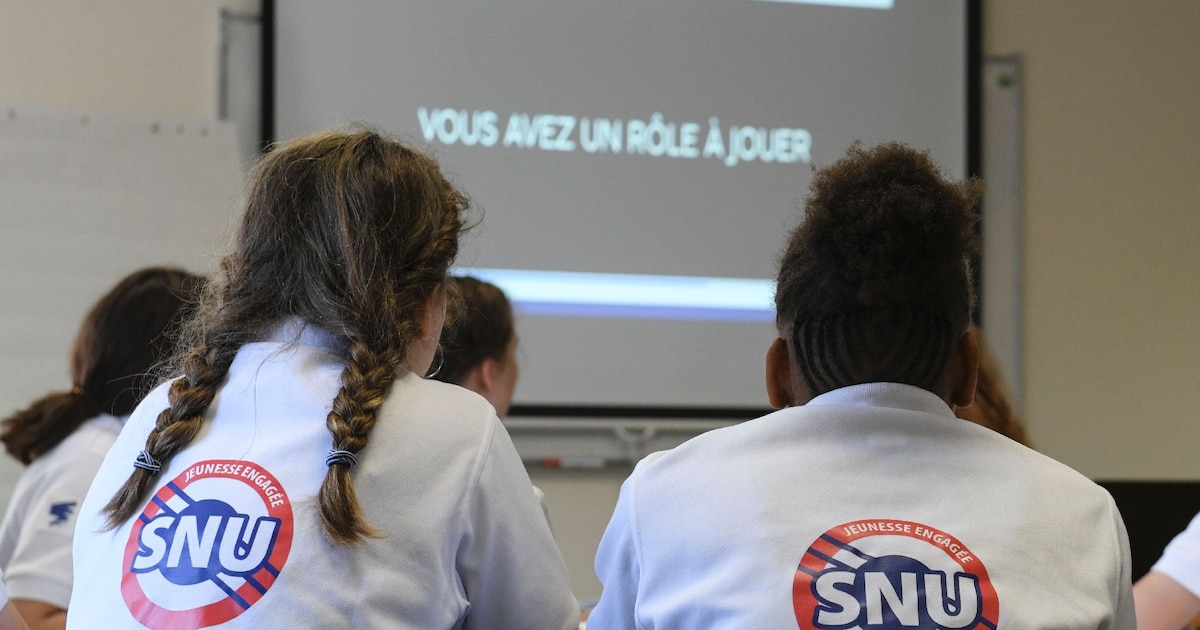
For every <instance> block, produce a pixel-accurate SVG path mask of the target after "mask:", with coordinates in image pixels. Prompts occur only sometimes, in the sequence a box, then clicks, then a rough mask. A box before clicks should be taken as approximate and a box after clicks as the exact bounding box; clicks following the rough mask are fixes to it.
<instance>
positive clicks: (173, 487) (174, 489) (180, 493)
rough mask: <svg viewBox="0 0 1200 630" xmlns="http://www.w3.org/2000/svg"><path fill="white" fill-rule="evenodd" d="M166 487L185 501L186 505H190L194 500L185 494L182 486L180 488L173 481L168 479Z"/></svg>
mask: <svg viewBox="0 0 1200 630" xmlns="http://www.w3.org/2000/svg"><path fill="white" fill-rule="evenodd" d="M167 487H168V488H170V489H171V492H174V493H175V496H177V497H179V498H180V499H183V500H184V501H186V502H187V504H188V505H191V504H193V503H195V502H196V501H195V500H193V499H192V497H189V496H188V495H187V493H186V492H184V491H183V488H180V487H179V486H177V485H175V482H174V481H168V482H167Z"/></svg>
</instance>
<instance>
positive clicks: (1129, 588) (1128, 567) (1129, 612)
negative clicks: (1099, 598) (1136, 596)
mask: <svg viewBox="0 0 1200 630" xmlns="http://www.w3.org/2000/svg"><path fill="white" fill-rule="evenodd" d="M1109 505H1110V509H1111V511H1112V515H1113V521H1114V526H1115V528H1116V531H1117V540H1118V547H1119V548H1118V551H1117V553H1118V554H1119V555H1118V562H1119V563H1120V571H1119V572H1118V578H1117V580H1118V581H1117V606H1116V612H1115V614H1114V615H1113V621H1114V623H1113V625H1112V627H1113V628H1115V629H1124V628H1136V627H1137V615H1136V613H1135V611H1134V608H1133V560H1132V558H1131V552H1130V550H1129V533H1128V531H1126V529H1125V521H1124V520H1122V519H1121V512H1120V510H1118V509H1117V506H1116V504H1115V503H1113V502H1112V499H1111V498H1110V499H1109Z"/></svg>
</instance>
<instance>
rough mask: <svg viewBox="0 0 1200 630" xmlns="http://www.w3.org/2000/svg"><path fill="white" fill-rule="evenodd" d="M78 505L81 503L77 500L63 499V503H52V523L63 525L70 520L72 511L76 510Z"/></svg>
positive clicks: (52, 524)
mask: <svg viewBox="0 0 1200 630" xmlns="http://www.w3.org/2000/svg"><path fill="white" fill-rule="evenodd" d="M76 505H79V503H78V502H77V501H63V502H62V503H52V504H50V518H51V520H50V525H51V526H54V525H61V524H63V523H66V522H67V521H68V520H70V518H71V513H72V512H74V511H75V506H76Z"/></svg>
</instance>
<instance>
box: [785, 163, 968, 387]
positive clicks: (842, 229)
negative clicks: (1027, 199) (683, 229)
mask: <svg viewBox="0 0 1200 630" xmlns="http://www.w3.org/2000/svg"><path fill="white" fill-rule="evenodd" d="M979 192H980V185H979V184H978V182H974V181H969V182H966V183H961V184H960V183H952V182H949V181H947V180H945V179H944V178H943V177H942V175H941V173H940V171H939V170H938V169H937V167H936V166H934V165H933V163H932V161H931V160H930V158H929V156H928V154H926V153H922V152H919V151H915V150H913V149H911V148H909V147H906V146H904V145H900V144H895V143H891V144H883V145H880V146H878V147H874V148H872V149H864V148H862V147H861V146H860V145H857V144H856V145H855V146H853V147H851V148H850V151H849V153H848V155H847V157H846V158H844V159H842V160H840V161H838V162H837V163H835V164H833V165H831V166H829V167H827V168H824V169H821V170H820V171H818V172H817V173H816V175H815V176H814V178H813V184H812V190H811V193H810V194H809V196H808V198H807V200H806V201H805V214H804V219H803V220H802V221H801V223H800V225H799V226H798V227H797V228H796V230H795V231H794V232H793V233H792V235H791V238H790V239H789V242H788V246H787V249H786V251H785V252H784V255H783V257H782V261H781V263H780V269H779V276H778V278H777V283H776V294H775V306H776V323H777V325H778V327H779V329H780V334H781V335H782V336H784V337H787V338H788V340H789V345H790V347H789V350H790V352H791V353H792V354H793V356H794V358H795V360H796V365H797V366H798V369H799V371H800V376H801V379H802V380H803V381H804V384H805V386H806V387H807V388H808V391H809V393H810V394H811V395H813V396H816V395H820V394H822V393H825V392H827V391H830V390H832V389H837V388H840V387H845V386H848V385H854V384H858V383H867V382H881V381H886V382H897V383H905V384H909V385H914V386H917V387H921V388H924V389H927V390H931V391H937V390H938V388H939V387H940V386H941V381H942V379H943V377H944V374H945V371H946V369H947V367H948V365H949V361H950V358H951V356H952V354H953V350H954V345H955V343H956V341H957V339H958V336H960V335H961V334H963V332H965V330H966V327H967V324H968V323H969V321H970V312H971V306H972V303H973V299H974V297H973V296H974V293H973V287H972V285H971V273H970V263H969V261H970V260H971V258H972V257H973V256H974V255H975V253H976V251H977V248H978V242H977V236H976V234H975V230H974V227H975V224H976V222H977V220H978V217H977V216H976V214H975V212H974V206H975V202H976V200H977V199H978V196H979Z"/></svg>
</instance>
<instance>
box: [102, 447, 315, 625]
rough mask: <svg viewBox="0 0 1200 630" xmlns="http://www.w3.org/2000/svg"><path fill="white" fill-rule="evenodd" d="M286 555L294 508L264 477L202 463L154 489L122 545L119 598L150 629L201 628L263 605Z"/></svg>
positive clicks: (231, 463)
mask: <svg viewBox="0 0 1200 630" xmlns="http://www.w3.org/2000/svg"><path fill="white" fill-rule="evenodd" d="M291 548H292V506H291V502H290V501H289V500H288V496H287V493H286V492H285V491H284V489H283V487H282V486H281V485H280V484H279V481H278V480H277V479H276V478H275V477H274V475H272V474H271V473H270V472H268V471H266V470H265V469H263V468H261V467H259V466H257V465H255V464H253V463H250V462H246V461H236V460H208V461H203V462H199V463H196V464H193V465H192V466H189V467H188V469H187V470H185V471H184V472H183V473H182V474H180V475H179V476H178V477H176V478H175V479H173V480H171V481H169V482H168V483H167V484H166V485H164V486H162V487H161V488H159V490H158V492H157V493H156V494H155V495H154V497H153V498H152V499H151V500H150V503H149V504H148V505H147V506H146V509H145V510H143V511H142V514H141V515H140V516H139V517H138V519H137V521H135V522H134V525H133V531H131V532H130V534H129V542H127V543H126V544H125V564H124V567H125V568H124V573H123V575H122V576H121V594H122V596H124V598H125V605H126V606H128V607H129V612H130V613H132V614H133V616H134V618H136V619H137V620H138V621H140V622H141V623H142V624H143V625H145V626H147V627H149V628H172V629H174V628H206V627H209V626H215V625H217V624H221V623H225V622H226V621H229V620H230V619H233V618H234V617H237V616H238V615H240V614H242V613H243V612H245V611H246V610H248V609H249V608H250V607H251V606H253V605H254V604H255V602H257V601H259V600H260V599H262V597H263V596H264V595H266V594H267V591H268V590H270V588H271V586H272V585H273V584H274V583H275V579H276V578H277V577H279V572H280V571H282V570H283V565H284V564H285V563H287V558H288V553H289V552H290V551H291Z"/></svg>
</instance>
